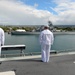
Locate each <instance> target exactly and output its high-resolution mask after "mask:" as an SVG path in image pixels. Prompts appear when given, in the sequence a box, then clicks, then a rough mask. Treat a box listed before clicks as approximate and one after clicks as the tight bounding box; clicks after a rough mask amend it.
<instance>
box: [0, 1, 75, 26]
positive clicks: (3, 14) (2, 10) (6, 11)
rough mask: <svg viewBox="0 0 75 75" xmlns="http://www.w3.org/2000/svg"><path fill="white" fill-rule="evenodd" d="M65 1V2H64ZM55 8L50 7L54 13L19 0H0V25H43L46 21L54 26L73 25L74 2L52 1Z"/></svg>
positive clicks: (37, 5)
mask: <svg viewBox="0 0 75 75" xmlns="http://www.w3.org/2000/svg"><path fill="white" fill-rule="evenodd" d="M64 1H65V0H64ZM53 2H54V3H56V5H57V6H55V7H51V6H50V7H51V8H50V9H52V10H53V11H54V12H56V13H57V14H54V13H52V12H51V11H48V10H42V9H41V10H38V9H37V7H39V4H37V3H35V4H34V6H29V5H26V4H24V3H23V2H21V0H0V24H7V25H45V24H47V22H48V20H50V21H52V23H53V24H54V25H67V24H70V25H71V24H75V21H74V19H75V2H73V1H71V0H66V2H63V0H59V1H58V0H54V1H53Z"/></svg>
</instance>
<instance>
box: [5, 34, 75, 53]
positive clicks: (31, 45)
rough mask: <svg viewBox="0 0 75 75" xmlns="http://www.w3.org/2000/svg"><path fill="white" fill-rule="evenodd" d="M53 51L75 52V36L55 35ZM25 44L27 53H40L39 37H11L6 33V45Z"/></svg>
mask: <svg viewBox="0 0 75 75" xmlns="http://www.w3.org/2000/svg"><path fill="white" fill-rule="evenodd" d="M54 38H55V40H54V44H53V46H52V48H51V49H52V50H57V51H61V50H68V49H73V50H75V35H55V36H54ZM16 44H25V45H26V50H25V52H27V53H28V52H40V51H41V50H40V45H39V35H11V34H7V33H5V45H16Z"/></svg>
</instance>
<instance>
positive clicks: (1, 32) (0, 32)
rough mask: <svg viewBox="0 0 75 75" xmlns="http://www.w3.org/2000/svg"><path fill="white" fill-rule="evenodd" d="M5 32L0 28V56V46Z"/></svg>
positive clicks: (2, 43)
mask: <svg viewBox="0 0 75 75" xmlns="http://www.w3.org/2000/svg"><path fill="white" fill-rule="evenodd" d="M4 40H5V34H4V30H3V29H2V28H0V56H1V46H2V45H4Z"/></svg>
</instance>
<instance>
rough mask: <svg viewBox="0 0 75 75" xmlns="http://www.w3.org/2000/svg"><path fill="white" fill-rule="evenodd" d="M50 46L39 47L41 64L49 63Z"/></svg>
mask: <svg viewBox="0 0 75 75" xmlns="http://www.w3.org/2000/svg"><path fill="white" fill-rule="evenodd" d="M50 48H51V45H46V44H42V45H41V58H42V61H43V62H49V57H50Z"/></svg>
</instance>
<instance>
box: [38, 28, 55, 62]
mask: <svg viewBox="0 0 75 75" xmlns="http://www.w3.org/2000/svg"><path fill="white" fill-rule="evenodd" d="M39 41H40V44H41V57H42V61H43V62H49V56H50V49H51V45H52V44H53V41H54V36H53V33H52V32H51V31H50V30H49V29H45V30H43V31H42V32H41V33H40V37H39Z"/></svg>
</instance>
